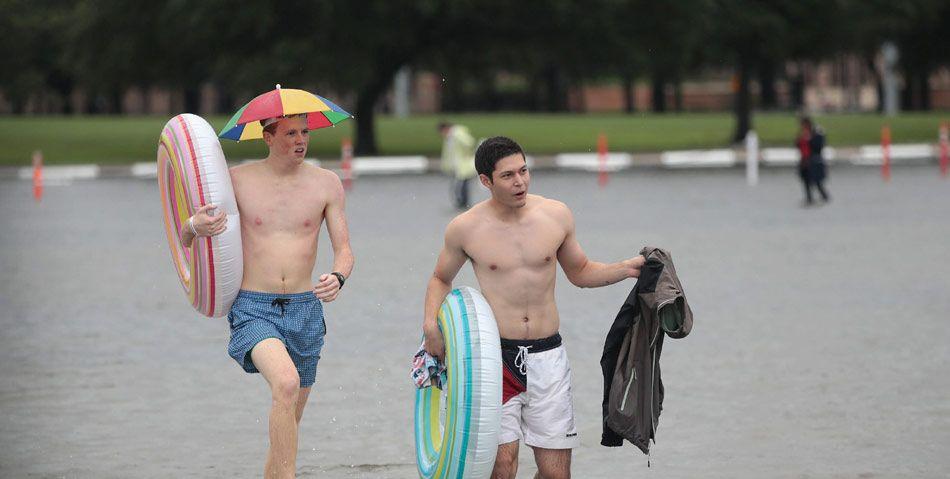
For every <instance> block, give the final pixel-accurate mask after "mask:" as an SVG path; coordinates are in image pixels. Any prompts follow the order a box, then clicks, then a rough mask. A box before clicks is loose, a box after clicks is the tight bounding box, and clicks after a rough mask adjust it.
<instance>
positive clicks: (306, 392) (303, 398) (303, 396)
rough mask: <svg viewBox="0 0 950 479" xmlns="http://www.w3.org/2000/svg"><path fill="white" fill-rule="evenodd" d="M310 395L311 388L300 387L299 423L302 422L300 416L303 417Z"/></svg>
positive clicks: (298, 403) (298, 395)
mask: <svg viewBox="0 0 950 479" xmlns="http://www.w3.org/2000/svg"><path fill="white" fill-rule="evenodd" d="M308 397H310V388H309V387H306V388H300V392H298V393H297V424H300V418H302V417H303V408H304V407H306V406H307V398H308Z"/></svg>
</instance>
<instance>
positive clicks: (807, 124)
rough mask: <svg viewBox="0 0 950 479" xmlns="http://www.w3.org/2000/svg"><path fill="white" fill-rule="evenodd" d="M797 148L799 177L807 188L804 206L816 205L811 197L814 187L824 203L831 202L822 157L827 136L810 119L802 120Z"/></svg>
mask: <svg viewBox="0 0 950 479" xmlns="http://www.w3.org/2000/svg"><path fill="white" fill-rule="evenodd" d="M795 146H797V147H798V151H799V153H800V154H801V159H800V160H799V162H798V176H799V177H800V178H801V180H802V186H804V188H805V202H804V206H811V205H812V204H814V200H813V199H812V195H811V188H812V186H814V187H815V188H817V189H818V193H819V194H820V195H821V200H822V202H825V203H827V202H828V201H831V196H830V195H828V192H827V191H826V190H825V187H824V184H823V183H824V181H825V176H826V173H825V159H824V157H822V150H823V149H824V147H825V134H824V133H823V132H822V131H821V128H819V127H816V126H815V125H814V124H813V123H812V121H811V119H810V118H808V117H803V118H802V119H801V130H800V131H799V133H798V139H797V140H796V142H795Z"/></svg>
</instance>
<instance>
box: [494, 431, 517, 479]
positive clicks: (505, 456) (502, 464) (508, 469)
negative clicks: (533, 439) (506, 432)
mask: <svg viewBox="0 0 950 479" xmlns="http://www.w3.org/2000/svg"><path fill="white" fill-rule="evenodd" d="M517 473H518V441H517V440H515V441H511V442H508V443H505V444H500V445H499V446H498V454H496V455H495V467H494V469H492V471H491V478H492V479H515V475H516V474H517Z"/></svg>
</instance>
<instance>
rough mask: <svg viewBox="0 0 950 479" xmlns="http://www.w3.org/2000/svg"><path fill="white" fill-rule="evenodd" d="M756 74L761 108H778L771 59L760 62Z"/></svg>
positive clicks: (773, 66)
mask: <svg viewBox="0 0 950 479" xmlns="http://www.w3.org/2000/svg"><path fill="white" fill-rule="evenodd" d="M758 74H759V75H758V76H759V96H760V100H761V102H762V103H761V105H762V108H764V109H766V110H774V109H776V108H778V92H777V91H776V89H775V65H774V64H772V62H771V61H763V62H760V63H759V66H758Z"/></svg>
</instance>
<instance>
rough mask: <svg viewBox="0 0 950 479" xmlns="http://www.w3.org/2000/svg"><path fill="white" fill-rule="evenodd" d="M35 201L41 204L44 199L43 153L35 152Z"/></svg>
mask: <svg viewBox="0 0 950 479" xmlns="http://www.w3.org/2000/svg"><path fill="white" fill-rule="evenodd" d="M33 199H34V200H36V201H37V202H39V201H40V200H41V199H43V152H42V151H40V150H36V151H34V152H33Z"/></svg>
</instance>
